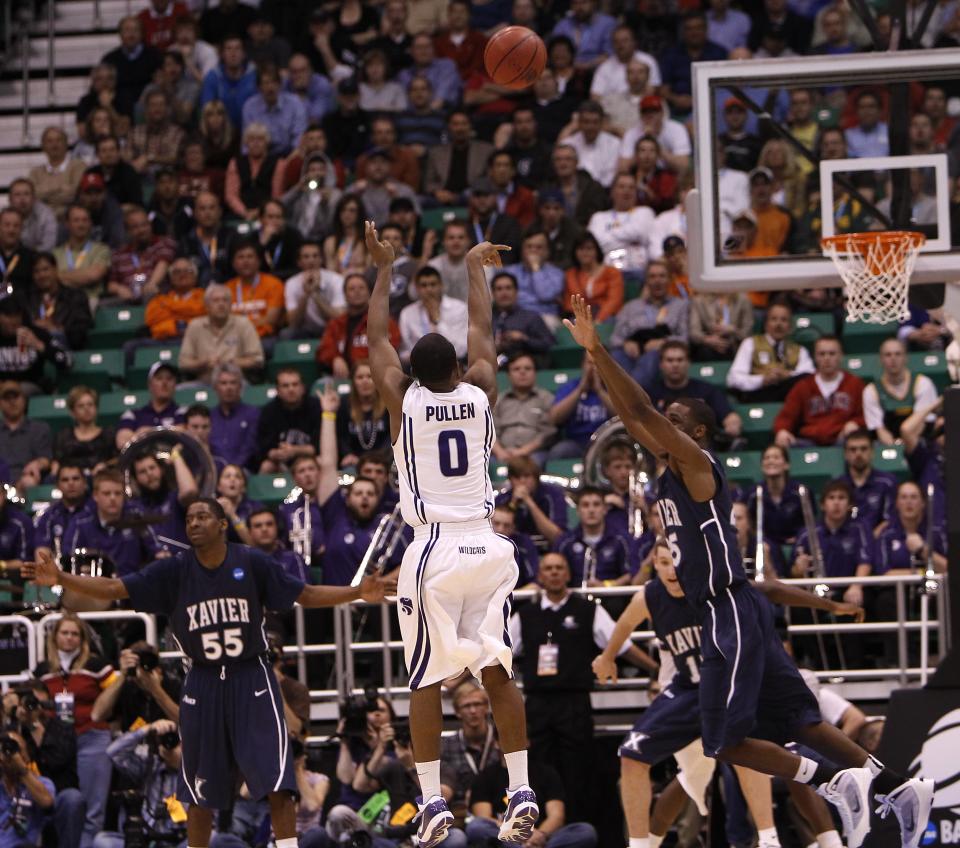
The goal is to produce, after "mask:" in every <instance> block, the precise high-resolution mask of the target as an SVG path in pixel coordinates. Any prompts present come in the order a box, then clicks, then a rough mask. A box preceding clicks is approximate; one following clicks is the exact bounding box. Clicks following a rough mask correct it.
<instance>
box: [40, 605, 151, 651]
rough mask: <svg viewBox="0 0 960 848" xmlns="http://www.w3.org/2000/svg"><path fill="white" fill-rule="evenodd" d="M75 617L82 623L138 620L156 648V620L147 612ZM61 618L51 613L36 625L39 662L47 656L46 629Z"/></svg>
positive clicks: (112, 612) (148, 640) (146, 636)
mask: <svg viewBox="0 0 960 848" xmlns="http://www.w3.org/2000/svg"><path fill="white" fill-rule="evenodd" d="M77 617H78V618H81V619H83V620H84V621H129V620H132V619H140V621H142V622H143V627H144V631H145V639H146V641H147V642H148V643H149V644H150V645H153V647H156V646H157V619H156V618H155V617H154V616H152V615H151V614H150V613H147V612H136V611H135V610H106V611H104V612H81V613H77ZM61 618H63V613H62V612H51V613H48V614H47V615H45V616H44V617H43V618H41V619H40V621H38V622H37V625H36V641H37V647H36V651H37V657H39V658H40V659H41V660H42V659H43V658H44V657H45V656H46V654H47V639H46V630H47V628H48V627H49V626H50V625H51V624H53V623H54V622H56V621H59V620H60V619H61Z"/></svg>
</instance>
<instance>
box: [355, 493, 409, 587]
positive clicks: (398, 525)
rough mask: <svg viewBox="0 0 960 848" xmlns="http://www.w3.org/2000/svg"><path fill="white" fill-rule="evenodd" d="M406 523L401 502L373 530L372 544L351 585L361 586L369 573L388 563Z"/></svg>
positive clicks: (368, 547) (361, 561)
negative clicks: (401, 511)
mask: <svg viewBox="0 0 960 848" xmlns="http://www.w3.org/2000/svg"><path fill="white" fill-rule="evenodd" d="M405 526H406V525H405V524H404V521H403V517H402V516H401V515H400V504H397V505H396V506H395V507H394V508H393V512H391V513H385V514H384V515H383V516H381V518H380V523H379V524H377V529H376V530H374V531H373V537H372V538H371V539H370V544H369V545H368V546H367V550H366V552H365V553H364V555H363V559H362V560H360V566H359V567H358V568H357V573H356V574H354V575H353V580H351V581H350V585H351V586H354V587H356V586H359V585H360V581H361V580H363V578H364V577H365V576H366V575H367V574H371V573H373V572H374V571H380V570H382V569H383V567H384V566H385V565H386V564H387V562H388V560H389V559H390V557H391V556H393V552H394V551H395V550H396V549H397V544H398V543H399V542H400V537H401V536H402V535H403V529H404V527H405Z"/></svg>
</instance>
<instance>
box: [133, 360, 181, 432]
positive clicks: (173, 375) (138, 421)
mask: <svg viewBox="0 0 960 848" xmlns="http://www.w3.org/2000/svg"><path fill="white" fill-rule="evenodd" d="M179 378H180V372H179V371H178V370H177V367H176V366H175V365H174V364H173V363H172V362H154V363H153V365H151V366H150V370H149V371H148V372H147V391H149V392H150V400H148V401H147V402H146V404H144V405H143V406H141V407H140V408H139V409H128V410H127V411H126V412H124V413H123V415H121V416H120V421H119V422H118V423H117V449H118V450H123V448H124V446H125V445H126V444H127V442H129V441H130V440H131V439H133V438H136V437H137V436H139V435H140V434H141V433H147V432H149V431H150V430H153V429H154V428H156V427H168V428H173V427H176V428H180V427H182V426H183V424H185V423H186V419H185V418H184V407H182V406H178V405H177V403H176V401H175V400H174V399H173V393H174V390H175V389H176V388H177V380H178V379H179Z"/></svg>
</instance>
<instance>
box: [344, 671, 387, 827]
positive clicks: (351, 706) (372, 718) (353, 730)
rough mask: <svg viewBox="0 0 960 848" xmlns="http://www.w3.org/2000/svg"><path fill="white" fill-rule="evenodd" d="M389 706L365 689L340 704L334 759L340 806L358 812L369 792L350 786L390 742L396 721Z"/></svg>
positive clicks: (382, 753)
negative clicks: (338, 748)
mask: <svg viewBox="0 0 960 848" xmlns="http://www.w3.org/2000/svg"><path fill="white" fill-rule="evenodd" d="M396 718H397V716H396V713H394V711H393V706H392V705H391V704H390V702H389V701H388V700H387V699H386V698H382V697H380V696H379V695H377V691H376V689H373V688H369V689H367V690H366V691H365V692H364V694H363V695H354V696H352V697H351V698H349V699H348V700H347V701H346V702H344V703H341V704H340V723H339V724H338V725H337V735H338V736H339V737H340V755H339V757H338V758H337V780H339V781H340V783H341V786H340V804H341V805H342V806H346V807H349V808H350V809H351V810H359V809H360V808H361V807H362V806H363V805H364V803H365V802H366V801H367V799H368V798H369V797H370V795H371V794H372V793H370V792H362V791H360V790H359V789H356V788H355V787H354V783H355V781H356V779H357V774H358V773H359V772H360V771H361V769H362V768H363V767H364V766H365V765H367V764H368V763H369V761H370V760H371V759H373V758H374V757H377V760H379V759H380V758H381V757H383V756H384V755H385V754H386V753H387V746H388V743H391V742H392V740H393V723H394V722H395V721H396Z"/></svg>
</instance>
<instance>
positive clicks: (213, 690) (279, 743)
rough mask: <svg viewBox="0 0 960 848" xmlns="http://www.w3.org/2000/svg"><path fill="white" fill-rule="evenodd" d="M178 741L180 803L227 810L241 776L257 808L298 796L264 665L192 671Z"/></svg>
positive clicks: (276, 688)
mask: <svg viewBox="0 0 960 848" xmlns="http://www.w3.org/2000/svg"><path fill="white" fill-rule="evenodd" d="M221 668H222V669H223V671H222V672H221ZM221 674H222V677H221ZM180 738H181V739H182V740H183V748H182V751H183V766H182V768H181V770H180V786H179V788H178V789H177V797H178V799H179V800H181V801H185V802H186V803H188V804H198V805H199V806H201V807H211V808H213V809H216V810H225V809H228V808H229V807H230V806H231V805H232V804H233V799H234V796H235V795H236V790H237V786H238V783H237V777H238V775H239V776H240V777H242V778H243V780H244V781H245V782H246V784H247V788H248V789H249V790H250V796H251V797H252V798H254V799H256V800H260V799H261V798H264V797H266V795H267V794H268V793H270V792H276V791H278V790H281V789H287V790H289V791H290V792H296V790H297V782H296V778H295V777H294V774H293V755H292V753H291V751H290V747H289V739H288V737H287V723H286V720H285V719H284V716H283V701H282V700H281V698H280V684H279V683H277V678H276V676H275V675H274V673H273V669H272V668H271V667H270V664H269V663H268V662H267V661H266V660H265V659H256V660H251V661H250V662H244V663H238V664H236V665H227V666H222V667H221V666H204V665H197V664H195V665H194V666H193V668H191V669H190V672H189V674H187V679H186V680H185V681H184V683H183V695H182V697H181V698H180Z"/></svg>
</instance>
